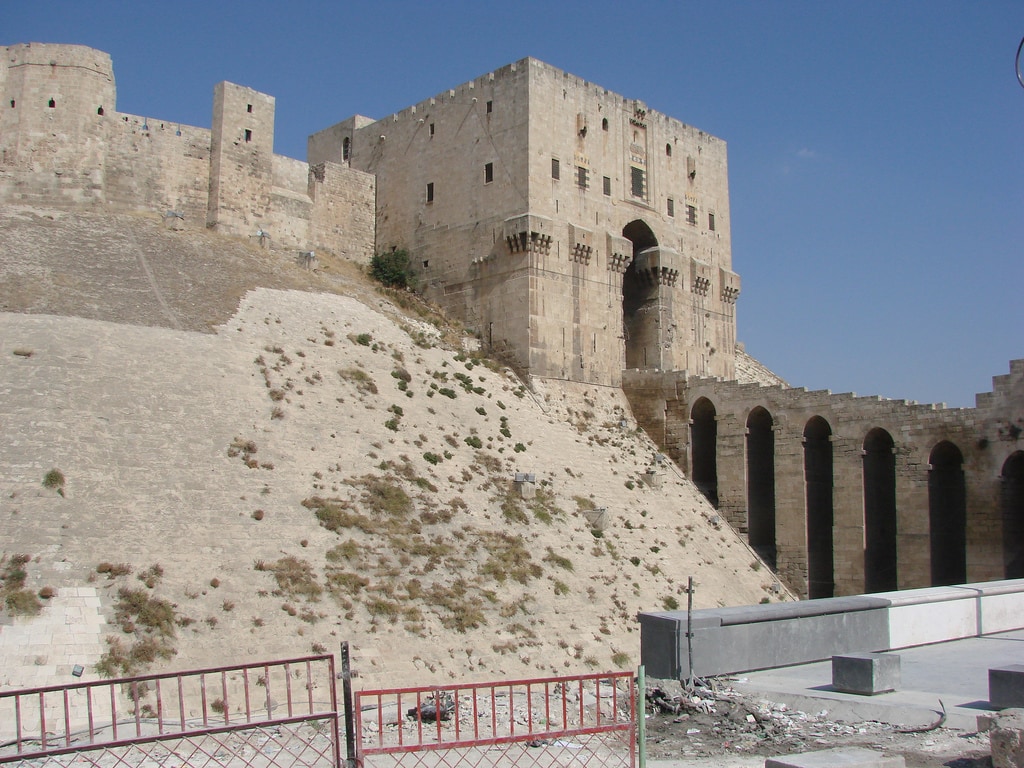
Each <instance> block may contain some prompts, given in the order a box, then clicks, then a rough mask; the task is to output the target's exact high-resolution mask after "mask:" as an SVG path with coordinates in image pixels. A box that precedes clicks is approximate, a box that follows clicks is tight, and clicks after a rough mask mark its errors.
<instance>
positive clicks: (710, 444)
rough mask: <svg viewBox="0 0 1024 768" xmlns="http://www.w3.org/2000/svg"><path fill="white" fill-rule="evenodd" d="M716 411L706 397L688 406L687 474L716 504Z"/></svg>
mask: <svg viewBox="0 0 1024 768" xmlns="http://www.w3.org/2000/svg"><path fill="white" fill-rule="evenodd" d="M717 453H718V414H717V412H716V411H715V405H714V403H712V402H711V401H710V400H708V399H707V398H706V397H701V398H698V399H697V402H695V403H694V404H693V408H692V409H691V410H690V456H691V464H692V465H691V469H690V477H691V478H692V479H693V482H694V485H696V486H697V488H698V490H700V492H701V493H703V494H704V496H705V497H706V498H707V500H708V501H710V502H711V503H712V504H714V505H715V506H716V507H717V506H718V458H717Z"/></svg>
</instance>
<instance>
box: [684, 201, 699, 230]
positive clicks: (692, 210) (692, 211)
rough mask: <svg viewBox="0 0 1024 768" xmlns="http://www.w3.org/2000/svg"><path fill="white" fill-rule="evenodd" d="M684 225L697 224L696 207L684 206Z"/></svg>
mask: <svg viewBox="0 0 1024 768" xmlns="http://www.w3.org/2000/svg"><path fill="white" fill-rule="evenodd" d="M686 223H687V224H694V225H696V224H697V207H696V206H694V205H688V206H686Z"/></svg>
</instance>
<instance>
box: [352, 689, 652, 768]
mask: <svg viewBox="0 0 1024 768" xmlns="http://www.w3.org/2000/svg"><path fill="white" fill-rule="evenodd" d="M355 710H356V711H355V714H356V729H355V732H356V734H357V735H358V736H361V738H360V739H359V743H358V746H357V752H358V759H359V762H360V764H362V765H364V766H373V767H377V766H379V767H380V768H385V767H389V768H390V767H394V766H447V767H449V768H451V767H454V766H491V765H499V764H500V765H503V766H508V765H513V764H515V765H530V766H538V767H539V768H548V767H549V766H571V765H578V766H584V765H586V766H588V768H592V767H593V766H607V768H622V767H624V766H628V768H634V766H635V763H636V750H635V744H636V738H635V736H636V691H635V688H634V684H633V675H632V673H629V672H623V673H613V674H600V675H584V676H577V677H552V678H540V679H534V680H516V681H511V682H502V683H477V684H467V685H458V686H452V687H441V688H438V687H421V688H396V689H386V690H367V691H359V692H357V693H356V707H355Z"/></svg>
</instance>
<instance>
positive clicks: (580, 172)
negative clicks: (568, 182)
mask: <svg viewBox="0 0 1024 768" xmlns="http://www.w3.org/2000/svg"><path fill="white" fill-rule="evenodd" d="M576 186H577V187H579V188H580V189H586V188H587V187H589V186H590V171H588V170H587V169H586V168H582V167H580V166H578V165H577V166H576Z"/></svg>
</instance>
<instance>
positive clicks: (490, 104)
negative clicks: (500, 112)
mask: <svg viewBox="0 0 1024 768" xmlns="http://www.w3.org/2000/svg"><path fill="white" fill-rule="evenodd" d="M493 111H494V102H493V101H488V102H487V114H488V115H489V114H491V112H493Z"/></svg>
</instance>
